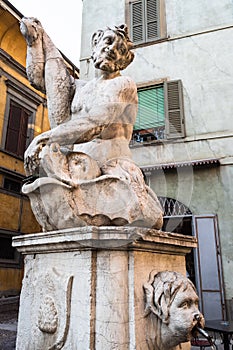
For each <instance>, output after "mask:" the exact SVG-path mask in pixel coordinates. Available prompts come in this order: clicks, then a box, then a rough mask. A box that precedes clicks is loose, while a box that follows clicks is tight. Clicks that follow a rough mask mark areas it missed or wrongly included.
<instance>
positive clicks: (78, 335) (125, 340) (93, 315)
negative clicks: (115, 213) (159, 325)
mask: <svg viewBox="0 0 233 350" xmlns="http://www.w3.org/2000/svg"><path fill="white" fill-rule="evenodd" d="M13 242H14V243H13V244H14V246H15V247H16V248H17V249H18V250H19V251H20V252H21V253H23V254H24V255H25V275H24V280H23V288H22V292H21V299H20V312H19V322H18V336H17V347H16V349H17V350H32V349H38V350H39V349H40V350H44V349H64V350H71V349H72V350H80V349H83V350H86V349H90V350H103V349H104V350H114V349H117V350H133V349H137V350H152V349H153V350H155V349H156V350H157V348H152V347H151V343H150V341H151V339H154V338H155V336H156V334H157V330H156V329H155V321H156V316H155V315H154V313H153V312H151V313H150V314H149V315H148V313H145V308H146V306H147V307H148V300H147V303H145V298H144V290H145V289H144V286H145V284H146V283H147V281H148V278H149V276H151V279H149V281H148V283H150V285H151V286H152V287H154V285H153V278H154V276H155V274H156V273H157V272H159V271H163V270H171V269H173V270H176V271H178V272H179V273H181V274H185V254H186V253H187V252H189V251H190V249H191V247H195V246H196V239H195V238H194V237H190V236H183V235H178V234H171V233H167V232H161V231H158V230H148V229H145V228H130V227H121V228H120V227H100V228H99V227H87V226H86V227H82V228H79V229H66V230H62V231H51V232H44V233H38V234H30V235H24V236H17V237H14V239H13ZM183 279H184V280H186V278H185V277H183ZM174 286H175V287H174V288H176V284H174ZM179 292H181V293H182V288H181V289H179ZM177 295H178V293H177ZM153 300H156V298H154V299H153ZM171 311H172V312H171V313H170V317H171V319H170V320H173V321H174V320H175V318H173V316H174V313H175V312H176V310H175V309H172V306H171ZM173 311H174V313H173ZM193 312H194V313H196V312H198V311H197V310H194V311H193ZM172 324H174V323H172V322H171V323H170V324H169V327H170V326H171V325H172ZM164 325H165V326H166V327H167V326H168V324H165V323H164ZM192 326H194V324H192ZM182 328H183V327H182ZM158 331H159V329H158ZM189 331H191V329H189ZM182 341H186V339H184V338H182ZM55 346H56V347H55ZM169 349H170V348H169V347H168V348H166V350H169ZM178 349H183V350H184V349H185V350H188V349H190V344H189V343H184V344H181V346H180V347H179V348H177V350H178Z"/></svg>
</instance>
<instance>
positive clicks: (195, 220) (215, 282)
mask: <svg viewBox="0 0 233 350" xmlns="http://www.w3.org/2000/svg"><path fill="white" fill-rule="evenodd" d="M158 199H159V201H160V204H161V205H162V208H163V210H164V223H163V228H162V230H163V231H167V232H174V233H180V234H183V235H189V236H195V237H197V239H198V247H197V248H195V249H193V250H192V251H191V252H190V253H189V254H187V255H186V257H185V258H186V273H187V277H188V278H189V279H190V280H191V281H192V282H193V283H194V285H195V286H196V288H197V291H198V295H199V298H200V309H201V311H202V313H203V314H204V316H205V318H206V319H208V320H213V319H223V318H224V316H225V304H224V289H223V275H222V262H221V249H220V242H219V234H218V225H217V216H216V215H198V216H194V215H193V214H192V212H191V211H190V209H189V208H188V207H187V206H185V205H184V204H183V203H181V202H179V201H177V200H176V199H173V198H168V197H158Z"/></svg>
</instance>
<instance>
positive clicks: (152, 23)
mask: <svg viewBox="0 0 233 350" xmlns="http://www.w3.org/2000/svg"><path fill="white" fill-rule="evenodd" d="M145 1H146V13H145V15H146V41H150V40H154V39H157V38H159V36H160V32H159V0H145Z"/></svg>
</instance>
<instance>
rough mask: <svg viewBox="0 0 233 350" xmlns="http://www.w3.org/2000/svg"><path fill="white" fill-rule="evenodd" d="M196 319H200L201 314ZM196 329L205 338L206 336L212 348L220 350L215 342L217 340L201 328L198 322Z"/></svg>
mask: <svg viewBox="0 0 233 350" xmlns="http://www.w3.org/2000/svg"><path fill="white" fill-rule="evenodd" d="M195 319H196V320H197V321H199V320H200V316H199V315H196V316H195ZM195 330H197V331H198V333H200V334H201V335H202V336H203V337H204V338H206V339H207V340H208V342H209V343H210V346H211V349H212V350H218V347H217V345H216V344H215V341H214V340H213V338H212V337H211V336H210V335H209V334H208V333H207V332H206V330H205V329H203V328H201V327H199V326H198V324H197V325H196V326H195Z"/></svg>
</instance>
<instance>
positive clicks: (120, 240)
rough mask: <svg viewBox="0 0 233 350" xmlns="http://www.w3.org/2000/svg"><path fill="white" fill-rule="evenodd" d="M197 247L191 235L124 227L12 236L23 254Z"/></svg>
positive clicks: (179, 250) (173, 250) (175, 250)
mask: <svg viewBox="0 0 233 350" xmlns="http://www.w3.org/2000/svg"><path fill="white" fill-rule="evenodd" d="M196 246H197V239H196V238H195V237H192V236H186V235H181V234H176V233H171V232H163V231H160V230H154V229H148V228H141V227H127V226H124V227H114V226H106V227H96V226H85V227H81V228H80V227H79V228H71V229H64V230H58V231H50V232H43V233H35V234H28V235H22V236H16V237H13V247H15V248H17V250H18V251H19V252H21V253H22V254H36V253H55V252H61V251H62V252H64V251H75V250H90V249H91V250H101V249H109V250H140V251H154V252H159V253H171V254H182V255H184V254H187V253H188V252H189V251H190V250H191V248H195V247H196Z"/></svg>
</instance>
